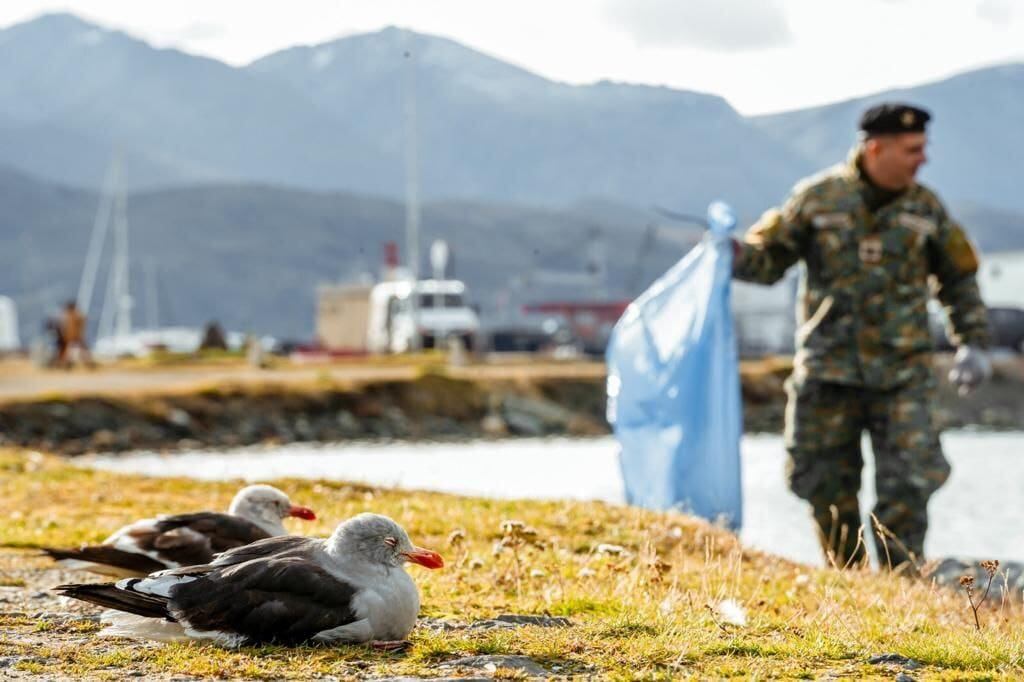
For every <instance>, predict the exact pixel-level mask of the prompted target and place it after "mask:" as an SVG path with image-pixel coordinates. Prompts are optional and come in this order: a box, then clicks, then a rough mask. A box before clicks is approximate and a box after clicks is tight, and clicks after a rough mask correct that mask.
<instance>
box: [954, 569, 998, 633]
mask: <svg viewBox="0 0 1024 682" xmlns="http://www.w3.org/2000/svg"><path fill="white" fill-rule="evenodd" d="M981 567H982V568H983V569H985V573H987V574H988V583H987V584H986V585H985V592H984V593H983V594H982V595H981V599H979V600H978V603H977V604H975V603H974V582H975V581H974V576H973V575H963V576H960V585H961V586H962V587H963V588H964V590H965V591H966V592H967V602H968V603H969V604H970V605H971V611H972V612H973V613H974V629H975V630H979V631H980V630H981V621H980V620H979V619H978V609H980V608H981V605H982V604H984V603H985V599H987V598H988V591H989V590H990V589H991V588H992V580H993V579H994V578H995V577H996V571H998V570H999V562H998V561H995V560H990V561H982V562H981Z"/></svg>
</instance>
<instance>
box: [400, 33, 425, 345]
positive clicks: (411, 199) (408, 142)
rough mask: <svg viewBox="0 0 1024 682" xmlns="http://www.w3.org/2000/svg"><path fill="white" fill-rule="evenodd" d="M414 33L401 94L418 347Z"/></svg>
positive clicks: (409, 38)
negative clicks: (403, 105) (403, 114)
mask: <svg viewBox="0 0 1024 682" xmlns="http://www.w3.org/2000/svg"><path fill="white" fill-rule="evenodd" d="M413 40H414V34H413V33H412V31H407V32H406V33H405V52H404V55H403V56H404V58H403V60H402V61H403V64H404V67H405V69H404V72H405V73H404V79H403V81H404V88H403V95H404V97H403V98H402V99H403V100H404V104H405V107H404V110H405V244H406V248H405V250H406V258H407V259H408V268H409V277H410V278H411V279H412V282H411V284H412V291H411V292H410V294H409V305H410V311H411V315H412V321H413V333H412V342H411V345H412V348H410V350H413V351H417V350H419V349H420V346H421V345H422V343H421V339H420V332H419V294H418V292H417V288H416V283H417V282H418V281H419V263H420V176H419V159H418V155H417V146H418V144H417V143H418V132H417V125H416V53H415V51H414V48H413Z"/></svg>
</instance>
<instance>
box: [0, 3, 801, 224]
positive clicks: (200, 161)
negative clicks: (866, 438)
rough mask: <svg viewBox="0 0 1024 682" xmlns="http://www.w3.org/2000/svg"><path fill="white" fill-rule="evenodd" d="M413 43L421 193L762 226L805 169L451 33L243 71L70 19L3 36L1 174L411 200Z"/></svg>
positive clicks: (777, 149) (740, 130) (387, 38)
mask: <svg viewBox="0 0 1024 682" xmlns="http://www.w3.org/2000/svg"><path fill="white" fill-rule="evenodd" d="M406 50H412V52H413V53H414V54H415V60H416V76H415V78H416V87H415V90H416V92H417V112H418V122H419V128H418V130H419V138H418V139H419V145H418V155H419V159H420V167H421V177H422V187H423V194H424V196H425V197H426V198H428V199H439V198H466V199H482V200H488V201H492V200H498V201H517V202H527V203H531V204H548V205H558V204H563V203H566V202H571V201H575V200H577V199H579V198H580V197H587V196H594V197H602V198H606V199H610V200H613V201H616V202H620V203H631V204H634V205H640V206H646V205H648V204H650V203H652V202H660V203H674V204H681V205H685V206H687V207H688V208H690V209H692V210H702V208H703V207H704V206H706V205H707V203H708V202H710V201H711V200H712V199H714V198H718V197H723V196H724V197H726V198H728V199H729V200H730V201H732V202H733V203H734V204H735V205H736V206H738V207H739V209H740V210H741V212H745V213H749V214H751V215H753V214H754V213H756V212H757V211H759V210H760V208H761V207H762V205H763V204H765V203H766V202H771V201H774V200H776V199H777V198H778V197H779V196H780V195H781V193H782V192H783V191H784V190H785V188H786V187H787V186H788V185H789V184H790V182H791V180H792V178H793V177H795V176H798V175H800V174H802V173H804V172H806V171H807V170H809V167H808V166H807V164H806V163H804V161H803V160H802V159H801V158H799V156H798V155H796V154H794V153H792V152H791V151H790V150H789V148H788V146H787V145H786V144H783V143H780V142H778V141H776V140H775V139H773V138H772V137H771V136H770V135H768V134H766V133H764V132H762V131H761V130H759V129H758V128H757V127H756V126H753V125H751V124H750V123H749V122H748V121H746V120H745V119H744V118H743V117H741V116H740V115H739V114H737V113H736V112H735V111H734V110H733V109H732V108H731V107H730V106H729V105H728V104H727V103H726V102H725V100H723V99H722V98H720V97H716V96H711V95H704V94H698V93H692V92H682V91H676V90H670V89H668V88H653V87H646V86H633V85H623V84H615V83H608V82H604V83H598V84H596V85H591V86H570V85H565V84H562V83H556V82H552V81H549V80H546V79H544V78H541V77H539V76H536V75H534V74H531V73H529V72H527V71H524V70H522V69H518V68H516V67H513V66H510V65H507V64H504V63H502V62H500V61H498V60H495V59H493V58H491V57H488V56H486V55H483V54H480V53H479V52H475V51H473V50H470V49H468V48H466V47H463V46H461V45H458V44H457V43H454V42H452V41H449V40H445V39H442V38H435V37H431V36H425V35H418V34H412V33H408V32H405V31H401V30H398V29H386V30H383V31H380V32H378V33H372V34H368V35H361V36H354V37H350V38H344V39H341V40H337V41H334V42H331V43H328V44H325V45H321V46H316V47H308V48H294V49H291V50H286V51H284V52H281V53H277V54H274V55H270V56H268V57H266V58H265V59H261V60H259V61H257V62H255V63H254V64H252V65H250V66H249V67H247V68H244V69H236V68H232V67H230V66H227V65H224V64H221V63H219V62H217V61H214V60H211V59H204V58H199V57H194V56H191V55H187V54H184V53H182V52H179V51H176V50H170V49H159V50H158V49H154V48H152V47H150V46H149V45H147V44H145V43H143V42H141V41H138V40H135V39H133V38H131V37H129V36H127V35H125V34H123V33H120V32H117V31H110V30H106V29H102V28H98V27H96V26H92V25H90V24H88V23H86V22H83V21H81V20H80V19H77V18H75V17H73V16H71V15H64V14H59V15H46V16H43V17H40V18H39V19H36V20H34V21H31V22H28V23H24V24H19V25H16V26H13V27H11V28H8V29H6V30H4V31H2V32H0V60H2V62H3V63H4V65H5V67H4V68H5V78H4V79H2V80H0V142H2V141H4V140H22V142H21V143H19V144H16V145H14V146H12V147H10V148H6V147H5V146H4V145H2V144H0V163H7V164H9V165H12V166H15V167H18V168H21V169H25V170H27V171H29V172H31V173H34V174H38V175H40V176H43V177H47V178H50V179H55V180H58V181H60V182H65V183H69V184H75V185H81V186H87V187H97V186H99V184H100V182H101V179H102V177H103V171H104V167H105V164H106V161H107V159H108V158H109V157H110V154H111V151H112V150H113V148H114V147H115V146H116V147H117V148H119V149H121V150H122V152H123V153H124V155H125V157H126V167H127V169H128V177H129V182H131V183H132V185H133V186H134V187H143V188H145V187H150V188H151V187H160V186H169V185H182V184H197V183H205V182H224V181H258V182H268V183H272V184H277V185H287V186H293V187H302V188H309V189H344V190H347V191H355V192H360V193H374V194H380V195H384V196H392V197H398V196H401V195H402V192H403V189H404V175H403V173H404V157H403V149H404V132H403V131H404V128H403V107H404V100H403V87H404V86H403V83H404V82H405V78H406V76H407V73H406V71H407V66H408V63H409V60H408V59H407V58H406V57H404V56H403V55H404V54H405V52H406ZM51 136H53V137H51ZM36 148H38V149H40V150H42V151H41V153H39V154H33V153H32V150H33V149H36Z"/></svg>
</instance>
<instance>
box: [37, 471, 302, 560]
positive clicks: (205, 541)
mask: <svg viewBox="0 0 1024 682" xmlns="http://www.w3.org/2000/svg"><path fill="white" fill-rule="evenodd" d="M289 516H294V517H297V518H300V519H306V520H307V521H312V520H314V519H316V514H314V513H313V511H312V510H311V509H309V508H307V507H297V506H295V505H293V504H292V503H291V501H290V500H289V499H288V496H287V495H285V494H284V493H283V492H281V491H280V490H278V489H277V488H275V487H273V486H269V485H262V484H260V485H250V486H247V487H245V488H242V489H241V490H239V491H238V494H236V495H235V498H234V499H233V500H232V501H231V506H230V507H228V511H227V513H226V514H223V513H220V512H197V513H194V514H176V515H173V516H158V517H156V518H153V519H142V520H140V521H136V522H135V523H132V524H129V525H127V526H124V527H123V528H121V529H120V530H118V531H117V532H116V533H114V534H113V535H111V536H110V537H109V538H107V539H106V540H104V541H103V544H100V545H83V546H82V547H79V548H78V549H57V548H53V547H44V548H43V552H45V553H46V554H47V555H48V556H50V557H51V558H53V559H55V560H57V562H58V563H59V564H61V565H63V566H64V567H66V568H71V569H81V570H86V571H90V572H92V573H98V574H100V575H107V576H114V577H143V576H146V575H149V574H150V573H153V572H155V571H162V570H164V569H167V568H177V567H179V566H192V565H194V564H205V563H207V562H209V561H211V560H212V559H213V557H214V555H215V554H217V553H218V552H223V551H225V550H228V549H231V548H233V547H240V546H242V545H247V544H249V543H251V542H255V541H257V540H262V539H264V538H271V537H277V536H280V535H287V533H288V531H287V530H285V527H284V525H283V524H282V523H281V522H282V520H283V519H284V518H286V517H289Z"/></svg>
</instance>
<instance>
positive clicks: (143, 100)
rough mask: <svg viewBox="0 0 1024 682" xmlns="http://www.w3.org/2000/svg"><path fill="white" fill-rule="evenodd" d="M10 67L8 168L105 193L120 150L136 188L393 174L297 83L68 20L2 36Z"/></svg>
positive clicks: (332, 183) (346, 180) (61, 17)
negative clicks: (109, 170)
mask: <svg viewBox="0 0 1024 682" xmlns="http://www.w3.org/2000/svg"><path fill="white" fill-rule="evenodd" d="M0 63H3V64H4V78H3V79H0V142H3V141H8V140H12V141H15V142H16V144H14V145H13V146H11V147H8V146H7V145H2V144H0V162H3V163H7V164H9V165H13V166H16V167H18V168H22V169H25V170H28V171H30V172H33V173H36V174H39V175H42V176H45V177H48V178H52V179H56V180H58V181H62V182H67V183H71V184H77V185H84V186H93V187H96V186H99V185H100V184H101V182H102V178H103V175H104V170H105V167H106V166H107V164H108V162H109V160H110V157H111V155H112V153H113V152H114V150H115V149H117V150H120V151H121V152H122V153H123V154H124V156H125V162H126V168H127V170H128V173H127V175H128V178H129V182H131V183H132V184H133V186H136V187H140V186H142V187H145V186H153V185H167V184H183V183H188V184H194V183H197V182H207V181H224V180H228V179H242V178H244V179H248V180H257V181H260V180H268V181H275V182H278V183H282V184H293V185H301V186H317V187H340V186H345V185H347V184H352V185H354V186H357V188H358V183H359V181H362V182H363V184H367V183H369V184H372V182H373V181H374V179H376V181H378V182H379V181H380V180H381V179H382V178H383V177H384V172H383V170H382V169H381V168H380V167H379V165H378V164H377V159H379V158H380V156H379V154H378V153H377V151H376V149H375V148H374V143H373V141H370V140H366V139H364V138H362V137H360V136H358V135H353V134H350V133H348V132H347V131H346V130H345V126H344V124H343V122H340V121H338V120H337V118H336V117H334V116H331V115H328V114H326V113H324V112H321V111H318V109H317V107H316V106H315V105H313V104H311V103H310V102H309V101H307V100H305V99H304V98H303V97H302V96H301V95H300V94H299V93H297V92H296V91H295V90H294V89H292V88H290V87H288V86H287V85H283V84H280V83H278V82H275V81H272V80H269V79H266V78H261V77H259V76H258V75H256V74H254V73H250V72H246V71H243V70H240V69H235V68H232V67H230V66H227V65H225V64H222V63H220V62H217V61H215V60H211V59H204V58H199V57H194V56H191V55H187V54H185V53H182V52H178V51H176V50H167V49H159V50H158V49H154V48H153V47H151V46H149V45H147V44H146V43H144V42H141V41H139V40H136V39H134V38H131V37H129V36H127V35H125V34H124V33H120V32H118V31H111V30H106V29H103V28H99V27H96V26H93V25H91V24H88V23H86V22H84V21H82V20H80V19H78V18H76V17H74V16H71V15H68V14H54V15H45V16H43V17H40V18H39V19H36V20H34V21H30V22H28V23H24V24H19V25H16V26H13V27H11V28H8V29H6V30H4V31H2V32H0ZM338 138H343V139H344V140H345V142H344V146H343V149H344V151H343V152H342V151H341V150H340V149H339V147H336V146H335V145H334V144H333V143H334V141H335V140H337V139H338ZM37 149H38V150H40V153H39V154H34V153H33V150H37ZM342 155H343V156H344V157H345V158H346V159H347V160H348V163H347V167H348V169H349V175H348V176H347V177H346V176H344V175H339V170H340V169H341V168H340V165H339V163H338V158H339V156H342ZM390 175H391V169H388V177H390Z"/></svg>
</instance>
